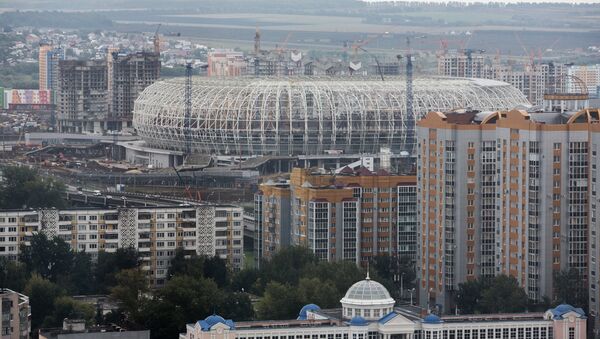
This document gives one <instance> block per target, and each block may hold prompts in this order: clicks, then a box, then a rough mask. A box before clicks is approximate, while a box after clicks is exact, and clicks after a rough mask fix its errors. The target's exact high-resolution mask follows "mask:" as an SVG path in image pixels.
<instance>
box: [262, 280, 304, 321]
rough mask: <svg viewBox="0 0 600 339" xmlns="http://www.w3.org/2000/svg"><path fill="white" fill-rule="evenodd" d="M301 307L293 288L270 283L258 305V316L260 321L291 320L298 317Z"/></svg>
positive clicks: (273, 282)
mask: <svg viewBox="0 0 600 339" xmlns="http://www.w3.org/2000/svg"><path fill="white" fill-rule="evenodd" d="M302 305H303V304H302V301H301V300H300V298H299V296H298V293H297V291H296V288H295V287H293V286H291V285H289V284H285V285H284V284H281V283H279V282H276V281H272V282H270V283H268V284H267V288H266V289H265V293H264V296H263V298H262V299H261V300H260V301H259V303H258V316H259V317H260V319H275V320H278V319H291V318H293V317H295V316H297V315H298V311H299V310H300V308H302Z"/></svg>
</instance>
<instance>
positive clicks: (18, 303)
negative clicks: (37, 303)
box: [0, 288, 31, 339]
mask: <svg viewBox="0 0 600 339" xmlns="http://www.w3.org/2000/svg"><path fill="white" fill-rule="evenodd" d="M30 319H31V309H30V308H29V298H28V297H27V296H25V295H23V294H21V293H18V292H15V291H12V290H9V289H7V288H0V321H1V322H2V327H0V330H1V332H0V339H28V338H29V335H30V332H31V323H30Z"/></svg>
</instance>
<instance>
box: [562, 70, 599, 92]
mask: <svg viewBox="0 0 600 339" xmlns="http://www.w3.org/2000/svg"><path fill="white" fill-rule="evenodd" d="M567 73H568V74H569V75H570V76H571V77H576V78H577V79H579V80H581V81H582V82H583V83H584V84H585V86H586V87H587V90H588V93H589V94H590V95H595V96H596V97H600V64H595V65H577V66H569V68H568V71H567ZM576 85H577V84H576V83H575V81H573V78H570V79H569V83H568V87H569V90H570V91H573V90H575V89H576Z"/></svg>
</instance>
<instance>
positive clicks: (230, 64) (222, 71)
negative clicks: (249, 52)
mask: <svg viewBox="0 0 600 339" xmlns="http://www.w3.org/2000/svg"><path fill="white" fill-rule="evenodd" d="M207 63H208V70H207V72H208V73H207V75H208V76H209V77H238V76H242V75H246V67H247V64H248V63H247V61H246V58H245V57H244V53H243V52H236V51H232V50H226V49H217V50H214V51H211V52H208V57H207Z"/></svg>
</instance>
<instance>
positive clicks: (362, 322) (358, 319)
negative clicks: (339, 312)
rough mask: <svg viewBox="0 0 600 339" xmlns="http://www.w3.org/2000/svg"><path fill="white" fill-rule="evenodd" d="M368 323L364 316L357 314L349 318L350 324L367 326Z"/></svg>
mask: <svg viewBox="0 0 600 339" xmlns="http://www.w3.org/2000/svg"><path fill="white" fill-rule="evenodd" d="M367 325H369V323H368V322H367V321H366V320H365V318H363V317H361V316H359V315H357V316H355V317H354V318H352V319H351V320H350V326H367Z"/></svg>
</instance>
